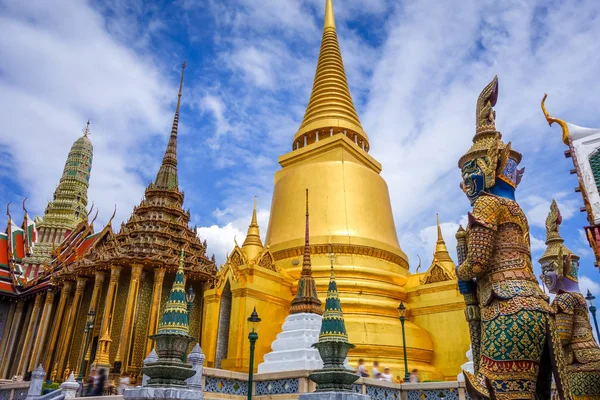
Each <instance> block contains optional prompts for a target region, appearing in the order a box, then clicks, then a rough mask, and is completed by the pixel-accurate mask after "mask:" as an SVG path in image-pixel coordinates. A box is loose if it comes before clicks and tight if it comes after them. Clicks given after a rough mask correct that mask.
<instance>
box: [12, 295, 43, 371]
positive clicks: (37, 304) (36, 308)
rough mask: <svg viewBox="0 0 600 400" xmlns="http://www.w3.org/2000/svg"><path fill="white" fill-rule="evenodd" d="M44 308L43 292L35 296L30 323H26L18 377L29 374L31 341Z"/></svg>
mask: <svg viewBox="0 0 600 400" xmlns="http://www.w3.org/2000/svg"><path fill="white" fill-rule="evenodd" d="M41 306H42V292H39V293H38V294H36V295H35V301H34V303H33V309H32V310H31V315H30V316H29V321H27V322H26V323H25V326H24V328H25V330H26V331H27V333H26V334H25V341H24V342H23V350H22V352H21V357H20V358H19V364H18V367H17V375H21V376H25V373H27V367H28V366H29V351H30V350H31V349H30V347H31V339H32V337H33V333H34V332H35V331H34V330H35V323H36V320H37V317H38V314H39V313H40V308H41Z"/></svg>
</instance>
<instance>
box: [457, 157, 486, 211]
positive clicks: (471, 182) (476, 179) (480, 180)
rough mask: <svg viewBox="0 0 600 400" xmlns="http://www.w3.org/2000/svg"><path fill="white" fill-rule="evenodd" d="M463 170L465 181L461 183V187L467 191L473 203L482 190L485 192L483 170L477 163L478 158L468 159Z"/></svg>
mask: <svg viewBox="0 0 600 400" xmlns="http://www.w3.org/2000/svg"><path fill="white" fill-rule="evenodd" d="M461 171H462V179H463V181H462V183H461V184H460V188H461V189H462V191H463V192H465V194H466V195H467V198H468V199H469V201H470V202H471V204H473V203H475V200H477V197H479V195H480V194H481V192H483V189H485V178H484V174H483V171H482V170H481V168H480V166H479V165H478V164H477V160H471V161H467V162H466V163H465V164H464V165H463V167H462V170H461Z"/></svg>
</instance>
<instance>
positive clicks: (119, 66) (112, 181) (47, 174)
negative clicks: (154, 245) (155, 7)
mask: <svg viewBox="0 0 600 400" xmlns="http://www.w3.org/2000/svg"><path fill="white" fill-rule="evenodd" d="M0 8H2V14H0V59H2V63H1V65H0V120H2V131H1V132H0V143H1V144H2V146H3V147H5V148H6V149H7V150H8V151H10V153H11V154H12V156H13V163H12V165H11V167H12V168H13V173H14V176H16V177H17V179H18V181H19V182H20V183H21V184H22V186H23V187H24V188H27V189H26V190H27V194H26V195H27V196H29V198H30V202H29V205H30V208H31V209H32V210H31V211H33V212H35V213H36V214H39V213H41V212H42V211H43V209H44V208H45V205H46V202H47V200H48V198H49V197H51V195H52V192H53V191H54V188H55V185H56V184H57V183H58V180H59V178H60V176H61V173H62V168H63V166H64V163H65V161H66V156H67V152H68V149H69V148H70V146H71V144H72V143H73V142H74V141H75V139H77V138H78V137H79V136H81V129H82V128H83V126H84V125H85V122H86V121H87V119H88V118H91V121H92V124H91V129H92V135H91V140H92V143H93V145H94V159H93V164H92V174H91V181H90V182H91V186H90V190H89V199H90V200H91V201H94V202H95V204H96V206H97V207H98V209H99V210H100V213H101V214H100V217H99V222H106V220H107V219H108V218H109V217H110V215H111V213H112V209H113V207H114V204H115V203H116V204H117V205H118V212H117V221H119V220H121V219H123V218H124V217H126V216H127V215H128V214H129V213H130V212H131V209H132V207H133V205H134V204H135V203H137V202H138V201H139V199H140V197H141V194H142V193H143V189H144V186H145V182H144V181H145V180H146V179H149V178H150V177H153V176H152V174H154V173H156V168H157V167H158V165H157V163H158V162H160V153H158V154H154V155H152V162H150V163H146V158H147V157H148V154H147V153H145V152H144V150H146V151H147V150H148V148H147V147H145V146H144V145H143V144H144V143H147V142H148V141H150V142H151V141H152V140H153V139H155V138H156V135H157V132H160V133H164V134H167V133H168V126H169V125H170V123H171V118H172V114H171V112H168V108H167V107H166V106H168V102H169V101H174V100H175V98H176V97H175V93H176V91H175V90H173V91H172V92H171V91H170V90H169V89H170V85H168V84H167V83H166V82H165V80H164V78H163V76H162V71H160V70H159V69H158V68H157V66H156V64H155V63H151V62H149V61H150V59H149V58H148V57H146V56H142V55H139V54H138V53H135V52H134V51H132V50H131V49H129V48H127V47H125V46H124V45H123V44H121V43H119V42H118V41H116V40H115V39H114V38H113V37H112V36H111V35H110V34H108V33H107V32H106V30H105V21H104V20H103V18H102V17H101V16H100V15H99V14H98V12H96V11H95V10H94V9H92V8H91V7H90V6H89V5H87V3H85V2H78V1H74V2H52V3H49V2H45V1H30V2H26V3H22V2H2V5H0ZM170 93H173V97H172V98H170V99H165V98H164V96H165V94H170ZM124 133H126V134H124ZM160 141H161V143H162V138H161V140H160ZM165 143H166V140H165ZM160 147H161V148H163V149H164V144H161V146H160ZM159 151H161V152H162V150H159ZM140 165H145V166H146V168H140ZM141 174H143V179H141V176H140V175H141ZM33 188H35V189H33Z"/></svg>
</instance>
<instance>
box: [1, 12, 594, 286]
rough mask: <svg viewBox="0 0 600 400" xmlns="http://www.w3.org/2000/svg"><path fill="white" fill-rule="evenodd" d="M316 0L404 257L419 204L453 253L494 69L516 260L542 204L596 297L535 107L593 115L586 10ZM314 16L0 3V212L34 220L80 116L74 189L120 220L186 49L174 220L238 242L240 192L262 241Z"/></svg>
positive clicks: (299, 110) (213, 242)
mask: <svg viewBox="0 0 600 400" xmlns="http://www.w3.org/2000/svg"><path fill="white" fill-rule="evenodd" d="M564 3H568V4H564ZM334 8H335V13H336V21H337V27H338V36H339V40H340V46H341V49H342V54H343V58H344V63H345V66H346V72H347V75H348V81H349V83H350V88H351V92H352V96H353V98H354V102H355V105H356V108H357V110H358V113H359V115H360V117H361V121H362V123H363V127H364V128H365V130H366V131H367V132H368V134H369V138H370V142H371V152H370V154H371V155H373V156H374V157H375V158H376V159H378V160H379V161H380V162H381V163H382V164H383V173H382V175H383V176H384V178H385V179H386V181H387V183H388V186H389V189H390V196H391V200H392V207H393V210H394V218H395V223H396V227H397V230H398V237H399V240H400V244H401V247H402V248H403V249H404V251H405V252H406V253H407V254H408V256H409V258H410V262H411V269H412V270H413V271H414V268H415V267H416V265H417V255H420V256H421V258H422V259H423V263H424V264H425V265H428V264H429V263H430V262H431V253H432V251H433V248H434V242H435V214H436V213H439V214H440V219H441V221H442V228H443V231H444V235H445V238H446V240H447V242H448V245H449V247H450V248H454V240H453V237H454V232H455V231H456V229H457V227H458V224H459V223H461V222H462V223H464V221H465V215H466V213H467V211H468V210H469V204H468V202H467V200H466V198H465V197H464V195H463V194H462V193H461V192H460V190H459V188H458V183H459V181H460V173H459V171H458V169H457V167H456V164H457V160H458V158H459V157H460V156H461V155H462V154H463V153H464V152H465V151H466V150H467V149H468V147H469V146H470V143H471V139H472V136H473V134H474V111H475V102H476V99H477V96H478V94H479V92H480V90H481V89H482V88H483V87H484V86H485V85H486V84H487V83H488V82H489V81H490V80H491V79H492V77H493V76H494V75H495V74H498V76H499V80H500V98H499V101H498V105H497V107H496V109H497V114H498V115H497V120H498V122H497V126H498V128H499V129H500V130H501V131H502V132H503V135H504V139H505V141H512V143H513V147H514V148H515V149H516V150H518V151H521V152H522V153H523V155H524V159H523V162H522V166H525V167H526V173H525V177H524V179H523V181H522V183H521V185H520V187H519V189H518V200H519V202H520V204H521V205H522V207H523V209H524V210H525V211H526V213H527V215H528V218H529V222H530V224H531V227H532V245H533V246H532V247H533V252H534V255H533V258H534V262H535V261H536V260H537V259H538V258H539V256H540V255H541V252H542V251H543V248H544V245H543V241H544V239H545V231H544V220H545V217H546V214H547V212H548V210H549V207H550V201H551V199H552V198H556V199H557V201H558V203H559V206H560V207H561V211H562V213H563V217H564V223H563V225H562V229H561V232H562V234H563V236H564V237H565V239H566V243H567V245H568V246H569V247H570V248H571V249H572V250H573V251H575V252H577V253H578V254H579V255H580V256H581V257H582V268H581V274H582V275H583V276H584V277H585V278H584V279H583V281H584V286H585V287H590V288H591V289H592V290H593V291H595V292H596V293H598V294H600V285H599V284H598V282H599V281H600V275H599V273H598V271H597V270H596V269H594V268H593V257H592V253H591V251H590V249H589V247H588V245H587V243H586V241H585V238H584V237H583V233H582V232H583V231H582V226H583V225H585V224H586V220H585V216H584V215H583V214H582V213H580V212H579V207H581V206H582V201H581V197H580V195H579V194H577V193H574V191H573V188H574V187H575V186H577V181H576V178H575V176H572V175H569V170H570V169H571V168H572V163H571V160H569V159H565V158H564V156H563V152H564V150H565V146H564V145H563V144H562V142H561V140H560V130H559V128H558V127H552V128H550V127H548V125H547V124H546V122H545V120H544V118H543V115H542V113H541V111H540V107H539V103H540V100H541V98H542V96H543V94H544V92H547V93H548V95H549V98H548V100H547V107H548V109H549V110H550V112H551V113H552V114H553V115H555V116H557V117H561V118H563V119H565V120H567V121H569V122H572V123H575V124H578V125H582V126H590V127H598V126H600V116H599V114H598V106H599V104H600V100H598V99H597V98H596V97H597V96H594V95H592V94H594V93H599V92H600V90H599V89H600V79H598V71H600V41H598V39H597V38H598V37H600V23H599V21H598V19H599V15H600V14H599V12H600V4H598V2H595V1H585V0H582V1H573V2H558V1H542V0H540V1H533V0H532V1H528V2H522V1H505V2H502V3H498V2H492V1H475V0H472V1H470V0H466V1H461V2H451V1H448V2H436V1H419V2H397V1H392V0H389V1H388V0H335V1H334ZM323 9H324V0H267V1H265V0H235V1H233V0H220V1H217V0H197V1H192V0H178V1H169V2H167V1H164V2H157V1H133V0H113V1H97V2H83V1H77V0H72V1H67V0H57V1H53V2H47V1H43V0H29V1H26V2H22V1H16V0H0V121H2V123H1V124H0V167H1V169H0V171H1V172H0V204H6V203H7V202H8V201H13V203H15V204H19V203H20V202H21V200H22V198H23V197H25V196H27V197H29V201H28V204H29V208H30V214H35V215H39V214H40V213H41V212H42V211H43V209H44V206H45V204H46V202H47V200H48V199H49V198H51V196H52V192H53V190H54V188H55V185H56V184H57V183H58V180H59V178H60V175H61V172H62V167H63V165H64V161H65V159H66V155H67V152H68V150H69V148H70V146H71V144H72V142H73V141H74V140H75V139H76V138H77V137H78V136H80V135H81V129H82V128H83V127H84V125H85V122H86V121H87V119H88V118H90V119H91V121H92V126H91V128H92V132H93V133H92V136H91V139H92V141H93V144H94V161H93V166H92V175H91V186H90V191H89V197H90V199H91V200H93V201H94V202H95V204H96V205H97V206H98V208H99V210H100V216H99V218H98V221H100V222H101V223H104V222H106V220H107V219H108V218H109V217H110V215H111V214H112V209H113V206H114V204H117V206H118V212H117V219H118V220H124V219H125V218H127V216H128V215H129V213H130V212H131V210H132V208H133V206H134V205H135V204H137V203H138V202H139V201H140V199H141V197H142V195H143V190H144V187H145V186H146V184H147V182H148V181H150V180H152V179H154V176H155V174H156V171H157V169H158V166H159V163H160V160H161V158H162V153H163V151H164V148H165V146H166V141H167V137H168V134H169V132H170V125H171V123H172V117H173V111H174V108H175V102H176V93H177V83H178V80H179V71H180V65H181V63H182V61H183V60H184V59H185V60H187V65H188V67H187V69H186V78H185V83H184V94H183V99H182V111H181V118H180V121H181V124H180V127H181V129H180V140H179V173H180V187H181V189H182V190H184V191H185V194H186V207H189V208H190V209H191V211H192V225H197V226H198V227H199V228H200V230H199V232H200V234H201V236H202V237H203V238H206V239H207V241H208V246H209V252H210V253H213V252H214V253H215V254H216V256H217V259H218V260H219V261H221V262H222V261H223V260H224V258H225V254H226V253H227V252H228V251H231V249H232V247H233V238H234V236H235V237H237V241H238V242H241V241H242V240H243V237H244V234H245V231H246V228H247V225H248V223H249V221H250V214H251V210H252V199H253V196H254V195H257V196H258V206H259V223H260V225H261V228H262V233H263V238H264V233H265V231H266V227H267V221H268V215H269V209H270V202H271V193H272V185H273V174H274V172H275V171H277V170H278V168H279V166H278V164H277V157H278V156H279V155H281V154H284V153H286V152H288V151H289V150H290V149H291V142H292V137H293V135H294V133H295V132H296V130H297V128H298V126H299V124H300V121H301V119H302V116H303V113H304V108H305V106H306V103H307V102H308V97H309V95H310V90H311V86H312V79H313V75H314V70H315V66H316V60H317V56H318V51H319V45H320V39H321V27H322V14H323ZM18 208H19V207H17V206H15V207H13V216H14V217H15V218H16V219H20V212H19V211H18ZM4 222H5V217H4V216H2V218H1V219H0V223H4ZM117 226H118V225H117ZM582 283H583V282H582ZM599 297H600V296H599Z"/></svg>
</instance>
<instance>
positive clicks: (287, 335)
mask: <svg viewBox="0 0 600 400" xmlns="http://www.w3.org/2000/svg"><path fill="white" fill-rule="evenodd" d="M308 237H309V235H308V189H307V190H306V229H305V235H304V259H303V262H302V273H301V275H300V280H299V281H298V293H297V294H296V297H295V298H294V300H292V306H291V307H290V315H288V316H287V317H286V319H285V322H284V323H283V326H282V329H283V331H282V332H281V333H279V334H278V335H277V338H276V339H275V340H274V341H273V343H272V344H271V348H272V349H273V351H272V352H270V353H268V354H265V357H264V362H263V363H261V364H259V365H258V373H259V374H260V373H266V372H282V371H297V370H314V369H319V368H323V361H322V360H321V356H320V355H319V352H318V351H317V349H315V348H314V347H312V345H313V344H314V343H317V342H318V341H319V332H320V331H321V320H322V318H323V317H322V315H323V309H322V308H321V301H320V300H319V298H318V297H317V289H316V285H315V280H314V279H313V276H312V269H311V262H310V244H309V239H308ZM296 265H297V264H296Z"/></svg>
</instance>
